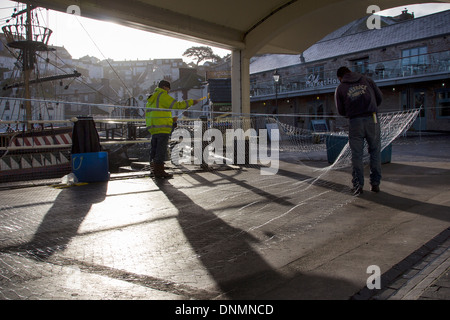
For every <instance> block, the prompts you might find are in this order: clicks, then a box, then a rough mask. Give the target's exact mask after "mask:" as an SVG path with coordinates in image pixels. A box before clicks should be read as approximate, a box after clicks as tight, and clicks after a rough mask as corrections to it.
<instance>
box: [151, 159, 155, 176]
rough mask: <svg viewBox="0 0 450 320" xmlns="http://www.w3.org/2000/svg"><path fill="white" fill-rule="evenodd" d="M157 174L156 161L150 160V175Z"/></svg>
mask: <svg viewBox="0 0 450 320" xmlns="http://www.w3.org/2000/svg"><path fill="white" fill-rule="evenodd" d="M153 176H155V163H154V162H153V161H151V162H150V177H153Z"/></svg>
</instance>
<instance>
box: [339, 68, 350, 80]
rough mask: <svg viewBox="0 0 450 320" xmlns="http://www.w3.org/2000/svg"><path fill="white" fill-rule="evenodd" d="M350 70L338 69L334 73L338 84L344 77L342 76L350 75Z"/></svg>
mask: <svg viewBox="0 0 450 320" xmlns="http://www.w3.org/2000/svg"><path fill="white" fill-rule="evenodd" d="M350 72H351V71H350V69H349V68H347V67H340V68H339V69H338V71H337V72H336V75H337V77H338V79H339V81H340V82H342V78H343V77H344V75H346V74H347V73H350Z"/></svg>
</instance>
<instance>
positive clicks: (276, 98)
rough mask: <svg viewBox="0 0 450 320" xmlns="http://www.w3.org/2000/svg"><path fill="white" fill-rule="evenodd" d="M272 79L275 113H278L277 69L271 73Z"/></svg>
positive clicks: (278, 79) (278, 76)
mask: <svg viewBox="0 0 450 320" xmlns="http://www.w3.org/2000/svg"><path fill="white" fill-rule="evenodd" d="M273 81H275V113H278V82H279V81H280V75H279V74H278V71H277V70H275V72H274V73H273Z"/></svg>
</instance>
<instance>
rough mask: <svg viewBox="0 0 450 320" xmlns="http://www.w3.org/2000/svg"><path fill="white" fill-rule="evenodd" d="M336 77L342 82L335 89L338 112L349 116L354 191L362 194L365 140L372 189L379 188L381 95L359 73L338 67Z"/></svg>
mask: <svg viewBox="0 0 450 320" xmlns="http://www.w3.org/2000/svg"><path fill="white" fill-rule="evenodd" d="M337 77H338V79H339V81H340V82H341V84H340V85H339V86H338V87H337V88H336V92H335V103H336V107H337V110H338V113H339V114H340V115H341V116H344V117H347V118H348V119H349V144H350V149H351V151H352V167H353V172H352V177H353V179H352V183H353V189H352V191H353V193H354V194H355V195H359V194H361V193H363V186H364V165H363V153H364V140H366V141H367V145H368V148H369V155H370V184H371V186H372V187H371V190H372V191H374V192H379V191H380V181H381V139H380V123H379V121H378V115H377V113H378V106H379V105H380V104H381V101H382V94H381V91H380V89H378V87H377V86H376V84H375V82H374V81H373V80H372V79H370V78H368V77H366V76H364V75H361V74H359V73H356V72H351V71H350V70H349V69H348V68H347V67H340V68H339V69H338V71H337Z"/></svg>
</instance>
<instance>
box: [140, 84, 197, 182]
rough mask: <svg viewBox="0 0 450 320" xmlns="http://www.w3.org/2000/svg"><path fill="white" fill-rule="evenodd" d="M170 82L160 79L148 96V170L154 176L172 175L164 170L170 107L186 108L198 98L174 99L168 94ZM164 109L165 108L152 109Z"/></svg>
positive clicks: (171, 124) (171, 120) (171, 119)
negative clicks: (149, 137) (149, 134)
mask: <svg viewBox="0 0 450 320" xmlns="http://www.w3.org/2000/svg"><path fill="white" fill-rule="evenodd" d="M169 91H170V82H168V81H166V80H161V81H160V82H159V84H158V87H157V88H156V89H155V92H154V93H153V94H152V95H151V96H149V97H148V99H147V105H146V108H147V110H146V114H145V122H146V126H147V130H148V131H149V132H150V133H151V134H152V142H151V149H150V171H151V173H153V174H154V176H155V178H170V177H171V176H172V175H170V174H168V173H167V172H166V171H165V170H164V161H165V159H166V154H167V146H168V144H169V138H170V135H171V133H172V128H173V118H172V112H171V111H170V110H172V109H187V108H189V107H190V106H192V105H194V104H197V103H198V102H199V100H192V99H189V100H186V101H176V100H175V99H174V98H172V97H171V96H170V95H169ZM154 109H166V110H154Z"/></svg>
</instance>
